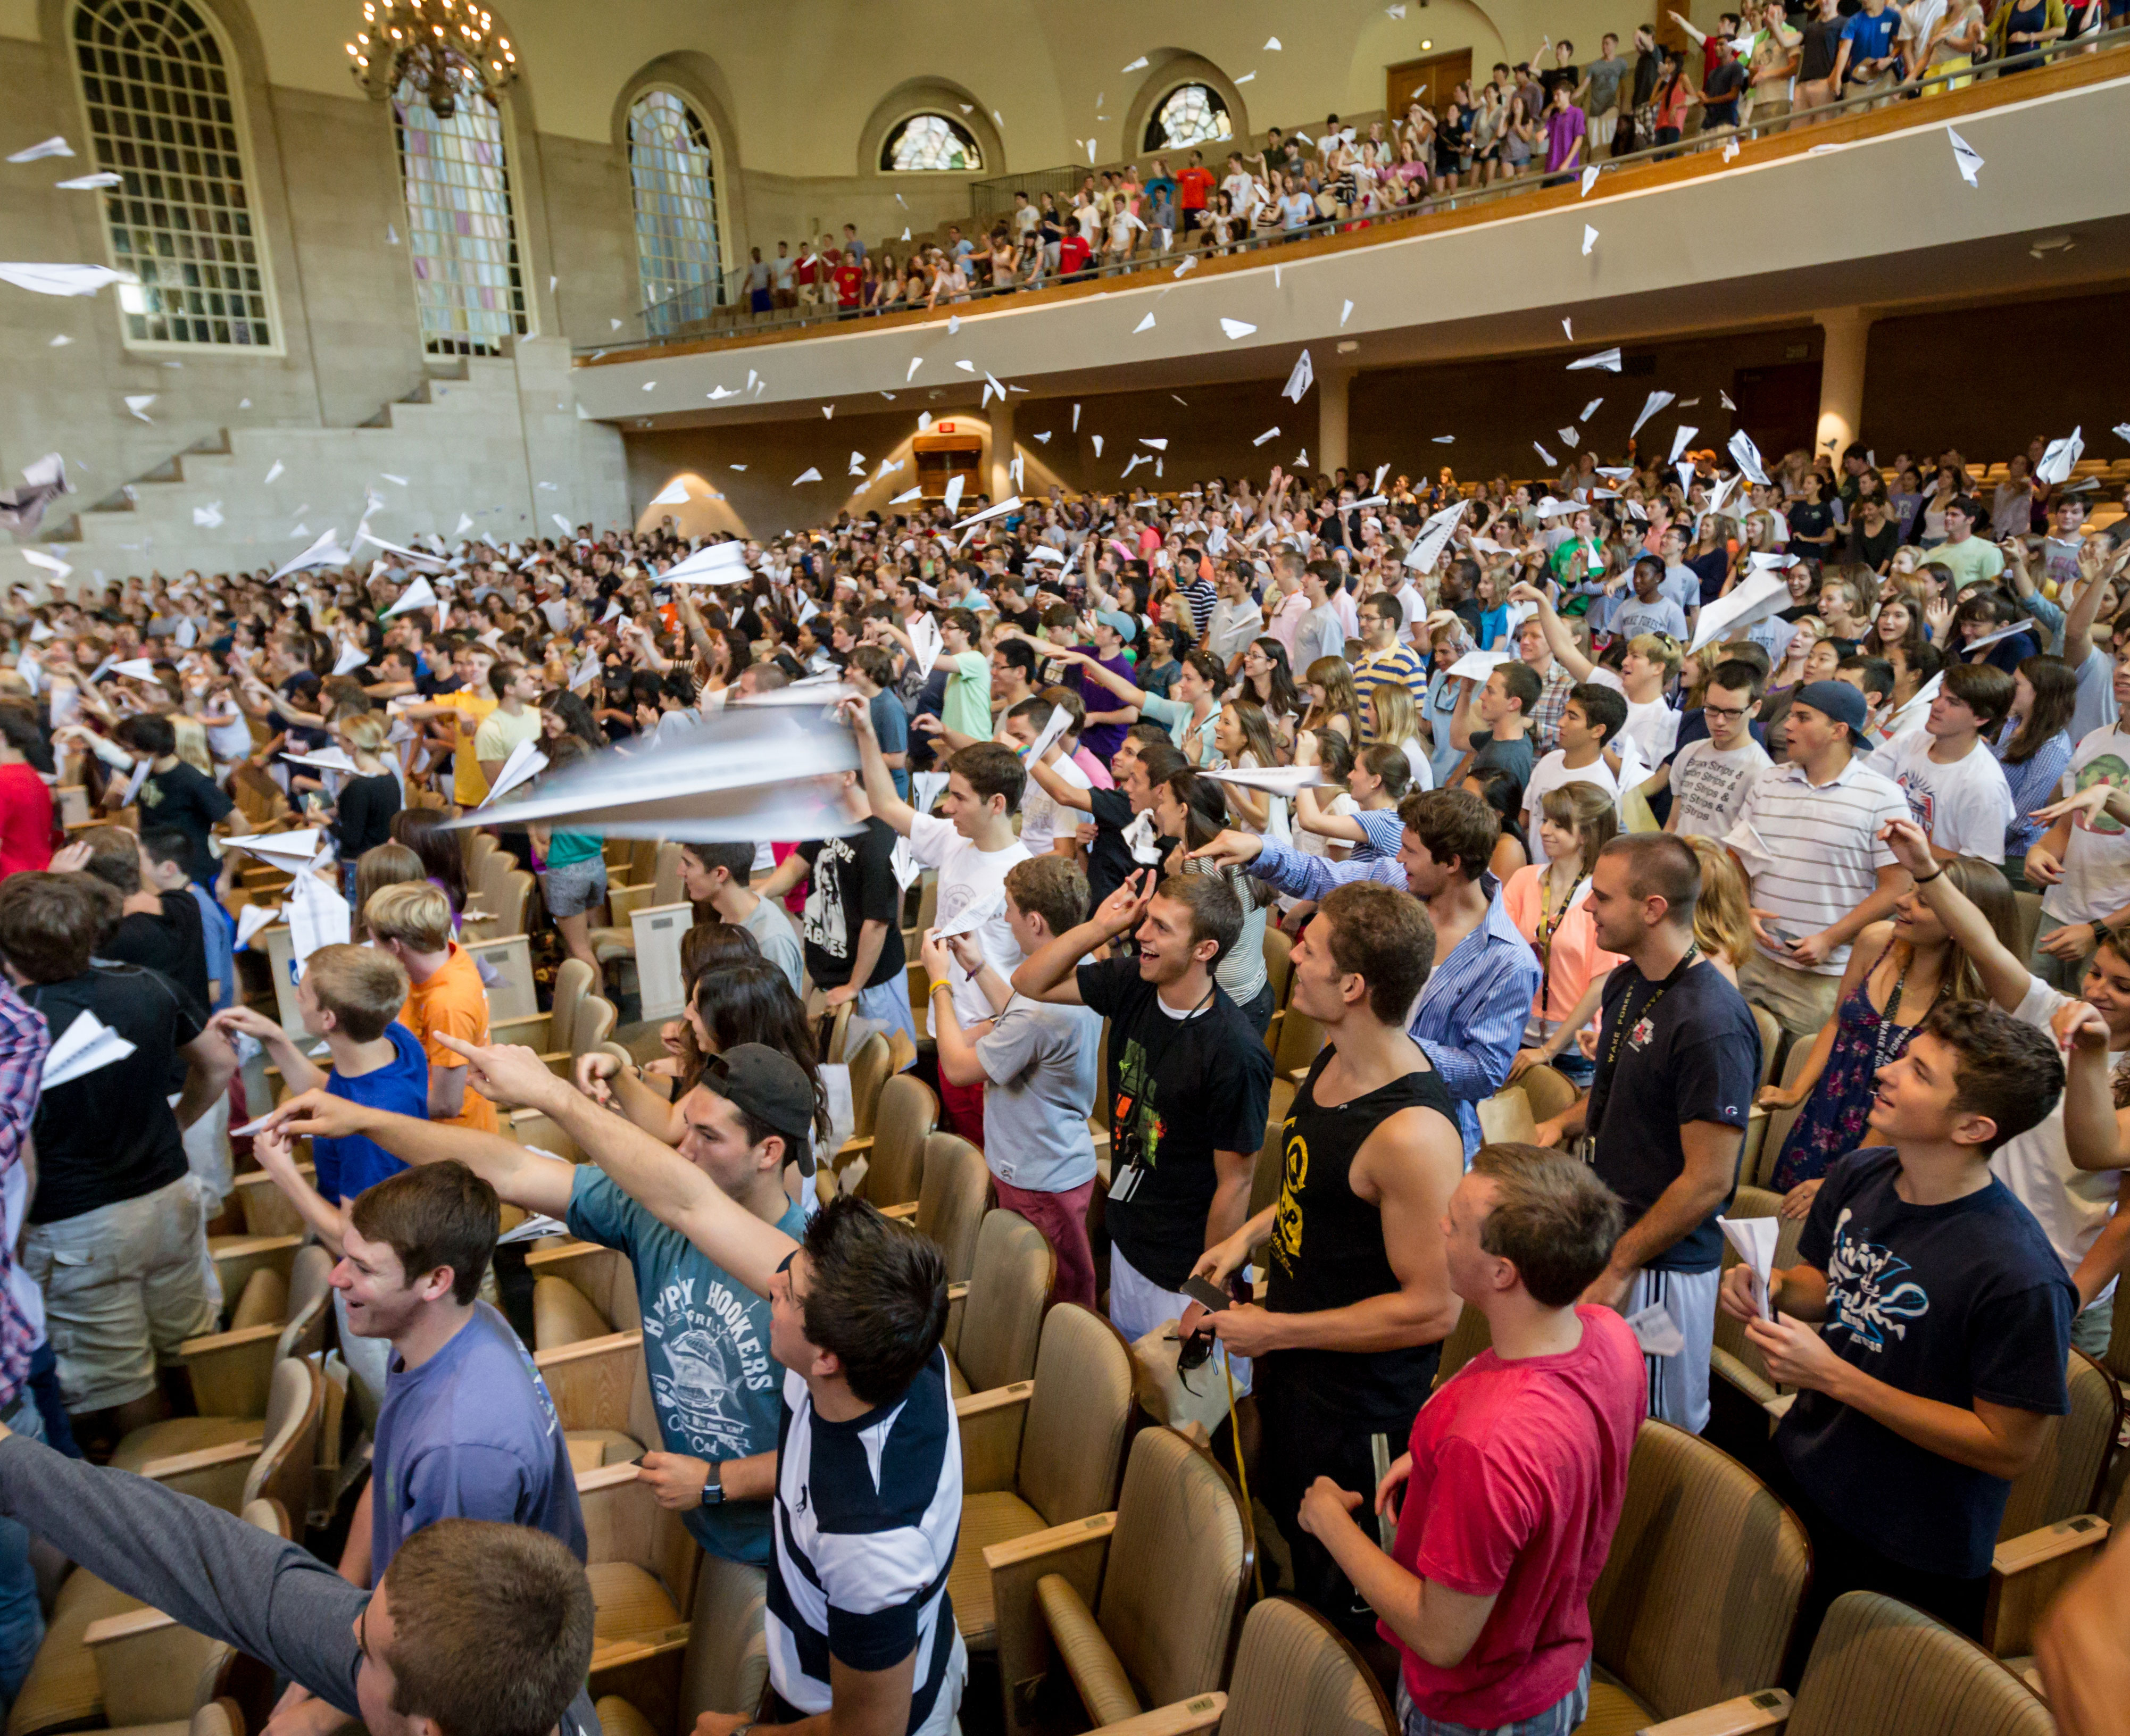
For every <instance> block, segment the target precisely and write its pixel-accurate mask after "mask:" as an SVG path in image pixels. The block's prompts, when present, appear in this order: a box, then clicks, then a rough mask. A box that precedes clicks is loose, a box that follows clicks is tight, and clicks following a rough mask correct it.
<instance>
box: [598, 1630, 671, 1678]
mask: <svg viewBox="0 0 2130 1736" xmlns="http://www.w3.org/2000/svg"><path fill="white" fill-rule="evenodd" d="M687 1648H688V1624H687V1623H685V1622H682V1623H681V1624H679V1625H678V1626H676V1627H671V1628H659V1629H654V1630H653V1631H652V1632H651V1633H632V1634H629V1635H628V1636H627V1637H625V1638H620V1639H609V1640H604V1641H602V1642H600V1643H599V1644H597V1645H595V1646H594V1647H593V1648H592V1661H591V1664H590V1668H589V1670H588V1671H587V1672H586V1673H587V1674H589V1675H593V1676H596V1675H598V1674H599V1672H600V1671H602V1670H618V1669H619V1668H620V1667H622V1666H623V1664H633V1663H642V1662H643V1661H644V1660H645V1659H646V1658H650V1657H664V1656H665V1655H666V1653H669V1652H685V1651H686V1650H687Z"/></svg>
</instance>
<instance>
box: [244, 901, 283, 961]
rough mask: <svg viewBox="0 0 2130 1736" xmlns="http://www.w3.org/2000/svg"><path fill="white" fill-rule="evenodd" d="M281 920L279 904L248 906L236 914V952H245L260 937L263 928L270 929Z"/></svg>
mask: <svg viewBox="0 0 2130 1736" xmlns="http://www.w3.org/2000/svg"><path fill="white" fill-rule="evenodd" d="M280 920H281V907H280V906H279V904H246V906H245V907H244V908H243V909H241V910H240V911H238V912H237V913H236V950H237V951H239V952H241V951H244V949H245V948H246V947H249V946H250V945H251V942H253V941H255V940H256V939H257V938H258V937H259V931H260V929H261V928H272V927H273V926H274V924H275V923H278V922H279V921H280Z"/></svg>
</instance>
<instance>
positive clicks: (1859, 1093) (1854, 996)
mask: <svg viewBox="0 0 2130 1736" xmlns="http://www.w3.org/2000/svg"><path fill="white" fill-rule="evenodd" d="M1945 872H1946V874H1948V875H1951V879H1952V884H1953V885H1955V886H1956V887H1957V888H1958V889H1960V892H1961V893H1962V894H1964V895H1965V897H1966V899H1967V900H1968V902H1969V903H1970V904H1973V905H1974V906H1975V909H1978V910H1980V912H1981V913H1982V914H1983V917H1984V919H1985V920H1987V922H1988V923H1989V927H1990V928H1991V930H1992V932H1994V933H1995V935H1996V937H1997V938H1998V939H1999V941H2000V942H2002V943H2003V945H2004V946H2005V947H2013V946H2015V945H2017V943H2018V909H2017V907H2016V906H2015V905H2014V904H2013V899H2012V889H2011V887H2010V885H2008V883H2007V882H2006V880H2005V879H2004V875H2003V870H2001V869H2000V868H1999V866H1997V865H1996V864H1995V863H1994V862H1983V861H1975V859H1973V858H1972V857H1969V856H1956V857H1954V858H1953V859H1952V860H1951V861H1948V862H1946V864H1945ZM2022 974H2023V973H2022ZM1986 999H1989V986H1988V985H1987V983H1986V982H1985V981H1984V978H1983V975H1982V974H1981V971H1980V968H1979V967H1978V966H1977V965H1976V964H1975V961H1972V960H1970V958H1969V957H1968V956H1967V955H1966V953H1965V951H1963V950H1962V949H1961V948H1960V947H1959V946H1957V945H1956V944H1955V943H1954V942H1953V940H1952V938H1951V936H1950V935H1948V934H1947V933H1946V930H1945V925H1944V924H1943V923H1941V922H1940V921H1939V920H1938V918H1937V914H1936V913H1934V912H1933V911H1932V909H1931V908H1930V906H1929V905H1928V904H1925V903H1924V902H1923V900H1922V898H1921V897H1920V896H1919V895H1918V894H1917V892H1916V891H1915V889H1913V887H1911V888H1910V889H1908V891H1906V892H1904V893H1903V894H1901V897H1900V899H1899V901H1898V903H1897V904H1895V905H1894V914H1893V918H1892V919H1891V920H1890V921H1888V922H1882V923H1873V924H1872V925H1871V926H1870V928H1866V929H1865V931H1864V932H1862V933H1861V934H1860V935H1858V936H1857V937H1856V942H1855V946H1854V947H1852V948H1851V951H1850V954H1849V967H1848V969H1847V970H1846V971H1844V972H1843V973H1842V977H1841V1002H1840V1004H1839V1006H1838V1007H1837V1009H1836V1013H1835V1016H1834V1020H1833V1023H1831V1024H1827V1025H1825V1026H1822V1028H1821V1029H1820V1033H1819V1036H1818V1038H1817V1040H1816V1041H1815V1042H1814V1043H1813V1044H1812V1054H1811V1056H1810V1058H1809V1059H1808V1061H1806V1062H1805V1066H1804V1071H1803V1072H1802V1073H1800V1074H1799V1075H1798V1076H1797V1078H1796V1079H1795V1080H1793V1081H1792V1082H1791V1083H1790V1084H1789V1085H1764V1086H1762V1087H1761V1089H1760V1095H1759V1097H1758V1099H1756V1101H1757V1102H1758V1103H1759V1104H1760V1107H1761V1108H1763V1109H1799V1108H1800V1106H1802V1112H1801V1113H1800V1114H1798V1118H1797V1120H1796V1122H1795V1123H1793V1125H1792V1126H1791V1128H1790V1131H1789V1137H1787V1138H1786V1139H1784V1142H1783V1149H1782V1154H1781V1156H1780V1157H1778V1158H1777V1159H1776V1161H1775V1171H1774V1185H1775V1187H1776V1188H1778V1189H1779V1190H1782V1191H1783V1192H1784V1194H1785V1195H1787V1197H1786V1198H1785V1199H1784V1201H1783V1215H1784V1216H1785V1217H1791V1218H1801V1217H1803V1215H1804V1214H1805V1212H1806V1210H1807V1209H1808V1208H1809V1207H1810V1205H1811V1204H1812V1195H1814V1194H1815V1193H1817V1191H1818V1185H1819V1179H1820V1177H1821V1176H1823V1175H1824V1174H1825V1173H1826V1171H1827V1165H1828V1164H1830V1163H1832V1161H1834V1160H1835V1159H1836V1158H1837V1157H1841V1155H1842V1154H1843V1153H1845V1152H1853V1151H1855V1149H1856V1148H1857V1147H1858V1146H1860V1144H1862V1143H1864V1142H1865V1122H1866V1121H1867V1120H1868V1119H1869V1118H1870V1114H1871V1104H1872V1100H1873V1099H1874V1097H1875V1096H1876V1095H1877V1092H1878V1089H1879V1087H1878V1075H1879V1069H1881V1068H1882V1067H1884V1066H1886V1065H1887V1064H1888V1063H1889V1062H1891V1061H1897V1060H1898V1059H1899V1058H1900V1057H1901V1056H1903V1055H1904V1054H1905V1053H1907V1052H1908V1040H1909V1039H1910V1038H1911V1037H1913V1036H1914V1035H1915V1032H1916V1027H1917V1026H1918V1025H1920V1024H1921V1023H1922V1022H1923V1020H1924V1019H1925V1018H1927V1017H1928V1016H1929V1014H1930V1011H1931V1009H1932V1008H1933V1007H1935V1006H1936V1005H1937V1004H1938V1003H1939V1002H1940V1001H1941V1000H1986Z"/></svg>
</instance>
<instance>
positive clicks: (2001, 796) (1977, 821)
mask: <svg viewBox="0 0 2130 1736" xmlns="http://www.w3.org/2000/svg"><path fill="white" fill-rule="evenodd" d="M2012 686H2013V684H2012V677H2011V676H2009V675H2006V674H2005V673H2004V671H2003V670H2001V669H1994V668H1992V667H1991V666H1990V665H1989V664H1987V663H1954V664H1950V665H1947V666H1946V670H1945V672H1944V674H1943V675H1941V677H1940V678H1939V686H1938V693H1937V698H1936V699H1932V701H1931V703H1930V711H1929V713H1928V716H1927V718H1926V719H1925V721H1924V723H1923V727H1922V728H1921V729H1915V730H1910V731H1909V732H1908V733H1907V734H1905V735H1901V736H1896V737H1894V739H1893V740H1892V741H1891V742H1888V743H1887V744H1886V745H1885V746H1884V747H1882V748H1880V749H1879V751H1877V752H1876V753H1874V754H1873V755H1872V756H1871V767H1872V770H1874V771H1879V772H1882V773H1884V775H1886V776H1887V777H1889V778H1891V779H1892V780H1894V784H1895V785H1897V786H1898V788H1899V789H1900V791H1901V793H1902V794H1903V795H1905V796H1906V797H1907V798H1908V812H1909V813H1911V814H1912V815H1913V817H1914V818H1915V823H1916V824H1917V825H1918V826H1920V827H1922V829H1923V830H1924V831H1925V832H1927V833H1928V834H1929V835H1930V841H1931V847H1932V849H1933V850H1935V851H1937V855H1938V859H1939V860H1940V861H1950V860H1951V858H1952V857H1954V856H1975V857H1977V858H1979V859H1980V860H1981V861H1985V862H2001V861H2003V859H2004V832H2005V828H2006V827H2008V826H2010V824H2011V823H2012V817H2013V816H2012V788H2011V785H2008V784H2007V783H2006V782H2005V781H2004V768H2003V766H2002V765H1999V763H1998V760H1997V756H1996V755H1994V753H1992V752H1991V751H1989V746H1988V742H1989V739H1992V738H1994V737H1995V736H1996V733H1997V731H1998V728H1999V725H2001V724H2002V723H2003V721H2004V715H2005V713H2007V712H2008V711H2009V710H2010V709H2011V708H2012Z"/></svg>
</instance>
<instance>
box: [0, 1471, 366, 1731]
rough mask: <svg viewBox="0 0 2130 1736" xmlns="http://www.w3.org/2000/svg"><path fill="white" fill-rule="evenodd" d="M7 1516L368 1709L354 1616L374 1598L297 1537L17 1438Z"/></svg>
mask: <svg viewBox="0 0 2130 1736" xmlns="http://www.w3.org/2000/svg"><path fill="white" fill-rule="evenodd" d="M0 1513H5V1514H7V1516H8V1517H9V1518H11V1519H19V1520H21V1523H22V1524H24V1525H26V1526H27V1527H28V1528H29V1529H30V1530H31V1531H32V1532H34V1533H36V1535H38V1536H39V1537H41V1538H44V1539H45V1541H46V1542H47V1543H50V1544H51V1545H52V1546H53V1547H54V1548H57V1549H58V1550H59V1551H60V1552H61V1553H62V1554H64V1555H65V1556H66V1557H68V1558H69V1560H72V1561H74V1562H79V1564H80V1565H81V1566H82V1567H85V1568H87V1569H88V1571H90V1572H91V1573H93V1574H94V1575H96V1576H97V1577H98V1579H101V1580H103V1581H106V1582H107V1583H108V1584H110V1585H113V1586H117V1588H118V1589H119V1590H120V1591H124V1592H127V1594H129V1595H131V1596H134V1597H137V1598H139V1599H141V1600H142V1601H143V1602H145V1603H147V1604H150V1605H153V1606H154V1607H155V1608H156V1609H158V1610H162V1611H163V1612H164V1613H165V1614H168V1615H170V1616H173V1617H174V1618H175V1619H177V1620H178V1621H179V1623H180V1624H182V1625H184V1626H185V1627H188V1628H190V1629H193V1631H195V1632H196V1633H207V1634H211V1635H213V1637H214V1638H217V1639H224V1640H227V1641H228V1642H229V1643H231V1644H232V1645H234V1646H236V1648H238V1649H239V1650H241V1651H242V1652H245V1653H248V1654H249V1655H250V1656H251V1657H256V1658H257V1659H259V1660H260V1662H262V1663H265V1664H267V1665H269V1666H270V1667H272V1668H273V1669H274V1670H275V1672H278V1673H279V1674H280V1675H283V1676H288V1677H290V1678H291V1679H293V1680H294V1681H299V1682H301V1683H303V1686H305V1687H307V1688H308V1689H309V1690H310V1691H312V1692H313V1694H315V1695H318V1698H319V1699H321V1700H325V1701H326V1702H327V1704H329V1705H332V1706H334V1707H336V1708H337V1710H341V1711H342V1712H346V1713H347V1714H348V1715H350V1716H351V1717H353V1716H358V1715H360V1711H361V1709H360V1708H359V1707H358V1706H357V1705H356V1697H355V1677H356V1669H357V1668H358V1667H359V1666H360V1664H361V1659H362V1653H361V1648H360V1647H359V1646H358V1645H357V1644H356V1638H355V1619H356V1615H357V1614H359V1613H360V1612H361V1609H362V1606H363V1605H365V1604H366V1603H367V1602H368V1601H369V1600H370V1594H369V1593H368V1592H367V1591H359V1590H357V1589H356V1587H355V1586H351V1585H350V1584H348V1582H347V1581H346V1580H344V1579H342V1578H341V1576H339V1575H338V1574H337V1573H335V1572H334V1571H332V1568H330V1567H327V1565H326V1564H325V1563H324V1562H322V1561H319V1560H318V1558H317V1557H315V1556H313V1555H311V1554H309V1553H308V1552H306V1551H304V1550H303V1548H301V1547H299V1546H298V1545H297V1544H295V1543H285V1542H284V1541H282V1540H281V1539H280V1538H277V1537H275V1536H273V1535H272V1534H271V1533H268V1532H265V1531H261V1530H260V1529H258V1528H257V1527H256V1526H255V1525H247V1524H245V1523H244V1521H243V1520H241V1519H238V1518H236V1516H235V1515H234V1514H227V1513H224V1512H222V1510H221V1509H219V1508H216V1507H210V1506H208V1505H207V1503H206V1502H204V1501H199V1500H193V1498H192V1497H191V1496H190V1495H179V1493H177V1492H176V1491H175V1490H170V1489H165V1488H164V1487H163V1486H161V1485H160V1483H157V1482H155V1481H151V1480H150V1479H149V1478H147V1477H144V1476H136V1475H135V1474H134V1473H133V1472H131V1471H112V1470H108V1469H105V1468H102V1467H98V1466H94V1465H89V1464H86V1463H84V1462H82V1461H81V1460H79V1459H70V1458H68V1457H65V1456H64V1454H62V1453H58V1452H53V1451H52V1449H51V1448H50V1447H45V1446H43V1445H41V1444H40V1443H37V1442H35V1441H26V1440H24V1439H23V1438H21V1436H20V1435H10V1436H8V1437H7V1438H6V1439H4V1440H0Z"/></svg>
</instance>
